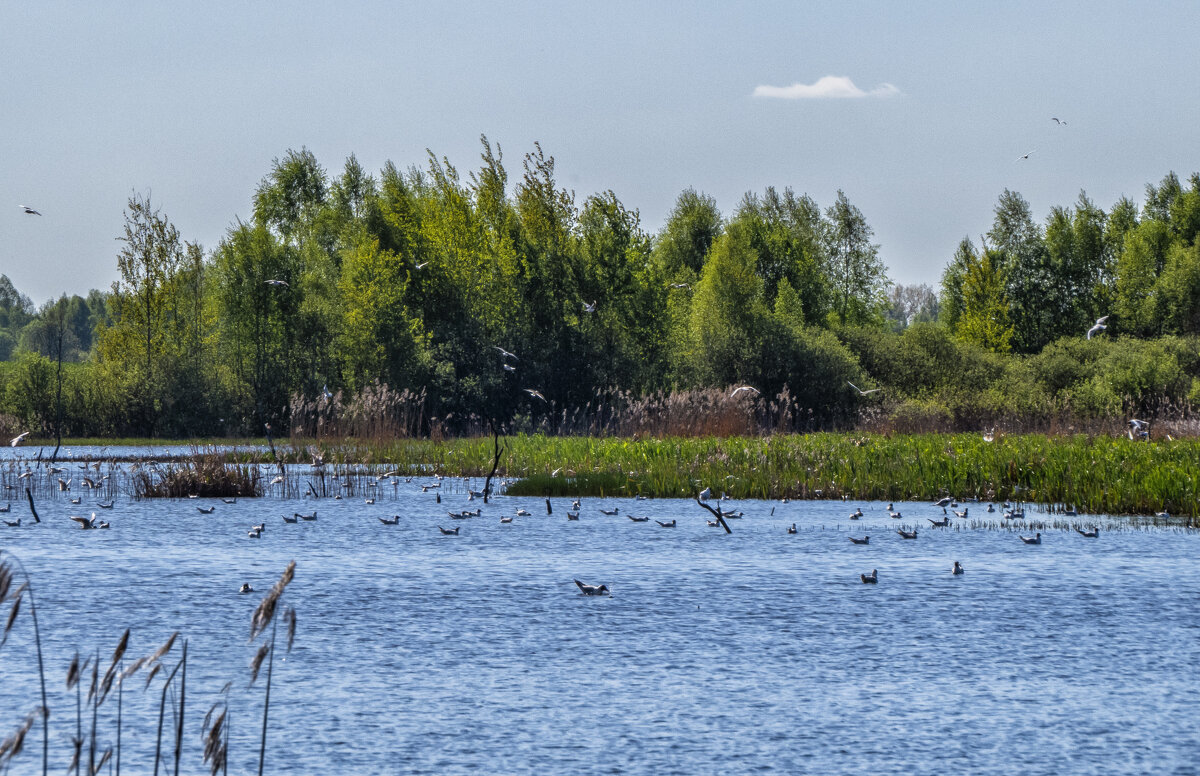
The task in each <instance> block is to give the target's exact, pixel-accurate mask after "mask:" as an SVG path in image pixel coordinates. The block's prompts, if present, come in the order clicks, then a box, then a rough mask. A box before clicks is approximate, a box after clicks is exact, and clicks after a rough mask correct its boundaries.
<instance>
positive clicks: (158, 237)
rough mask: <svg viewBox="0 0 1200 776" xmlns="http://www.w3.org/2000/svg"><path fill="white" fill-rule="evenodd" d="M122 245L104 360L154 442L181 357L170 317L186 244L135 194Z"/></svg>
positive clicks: (103, 341)
mask: <svg viewBox="0 0 1200 776" xmlns="http://www.w3.org/2000/svg"><path fill="white" fill-rule="evenodd" d="M119 239H120V241H121V243H122V247H121V250H120V252H119V253H118V254H117V270H118V272H119V273H120V277H119V278H118V279H117V281H116V282H115V283H113V290H112V297H111V301H112V310H113V322H112V325H111V326H110V327H108V328H107V329H106V330H105V331H104V333H103V336H102V339H101V343H100V346H101V347H100V356H101V359H102V360H103V361H105V362H107V363H108V364H109V365H110V366H111V367H113V370H114V371H113V377H114V378H115V379H116V381H117V382H119V383H121V384H123V385H125V386H127V388H128V389H129V391H130V393H131V397H130V401H131V405H132V408H133V412H132V413H131V415H132V419H133V422H134V425H135V427H136V428H137V429H138V430H139V431H140V432H141V433H144V434H147V435H149V436H153V435H154V434H155V432H156V430H157V427H158V421H159V414H160V412H161V411H162V408H163V403H164V400H165V399H167V398H168V397H169V389H170V372H171V370H172V369H173V368H174V367H175V365H176V364H177V360H176V356H177V355H178V352H179V342H178V339H177V338H176V337H175V336H174V334H175V332H174V331H173V330H172V326H171V323H172V321H171V320H170V319H169V318H168V313H169V310H170V305H171V304H172V301H173V299H172V296H171V293H170V291H171V283H172V280H173V278H174V277H175V276H176V275H177V274H178V273H179V271H180V270H181V269H182V267H183V265H184V247H183V241H182V239H181V238H180V236H179V230H178V229H176V228H175V226H174V225H172V224H171V222H170V221H169V220H168V219H167V218H166V216H164V215H163V214H162V213H161V212H160V211H159V210H158V209H157V208H155V207H154V206H153V205H152V204H151V202H150V198H149V197H142V196H139V195H136V194H135V195H134V196H132V197H130V198H129V201H128V203H127V205H126V208H125V226H124V235H123V236H122V237H121V238H119Z"/></svg>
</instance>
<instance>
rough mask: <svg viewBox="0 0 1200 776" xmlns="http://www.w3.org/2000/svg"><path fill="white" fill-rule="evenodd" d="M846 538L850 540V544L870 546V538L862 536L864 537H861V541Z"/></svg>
mask: <svg viewBox="0 0 1200 776" xmlns="http://www.w3.org/2000/svg"><path fill="white" fill-rule="evenodd" d="M848 538H849V539H850V541H851V542H853V543H854V544H870V543H871V537H870V536H864V537H863V538H861V539H855V538H854V537H853V536H851V537H848Z"/></svg>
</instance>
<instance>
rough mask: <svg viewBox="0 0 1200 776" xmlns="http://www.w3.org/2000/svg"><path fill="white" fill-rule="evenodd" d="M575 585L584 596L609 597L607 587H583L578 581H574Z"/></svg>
mask: <svg viewBox="0 0 1200 776" xmlns="http://www.w3.org/2000/svg"><path fill="white" fill-rule="evenodd" d="M575 584H576V585H577V586H578V587H579V591H580V592H581V593H583V594H584V595H610V593H609V592H608V585H585V584H583V583H582V582H580V581H579V580H578V579H577V580H575Z"/></svg>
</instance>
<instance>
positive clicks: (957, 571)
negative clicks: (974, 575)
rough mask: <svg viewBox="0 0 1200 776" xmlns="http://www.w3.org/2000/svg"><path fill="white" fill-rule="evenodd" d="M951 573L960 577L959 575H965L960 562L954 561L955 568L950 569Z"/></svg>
mask: <svg viewBox="0 0 1200 776" xmlns="http://www.w3.org/2000/svg"><path fill="white" fill-rule="evenodd" d="M950 573H951V574H953V575H954V576H958V575H959V574H961V573H963V567H962V564H961V563H959V562H958V561H954V568H952V569H950Z"/></svg>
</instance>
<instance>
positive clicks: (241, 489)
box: [132, 452, 259, 498]
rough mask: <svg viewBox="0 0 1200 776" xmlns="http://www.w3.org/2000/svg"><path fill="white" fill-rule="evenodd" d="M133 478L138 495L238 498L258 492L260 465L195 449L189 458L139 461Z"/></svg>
mask: <svg viewBox="0 0 1200 776" xmlns="http://www.w3.org/2000/svg"><path fill="white" fill-rule="evenodd" d="M132 479H133V495H134V496H136V497H137V498H187V497H189V496H199V497H201V498H207V497H225V498H236V497H238V496H247V497H249V496H257V495H258V492H259V469H258V467H257V466H254V465H252V464H244V463H241V464H239V463H230V462H229V461H227V460H226V458H225V456H223V455H220V454H218V453H213V452H207V453H199V452H197V453H193V455H192V457H191V458H190V459H188V460H184V461H179V462H176V463H168V464H165V465H157V464H155V465H151V464H144V465H138V466H137V467H136V468H135V469H134V470H133V472H132Z"/></svg>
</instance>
